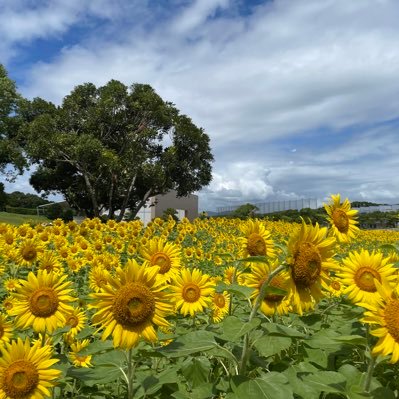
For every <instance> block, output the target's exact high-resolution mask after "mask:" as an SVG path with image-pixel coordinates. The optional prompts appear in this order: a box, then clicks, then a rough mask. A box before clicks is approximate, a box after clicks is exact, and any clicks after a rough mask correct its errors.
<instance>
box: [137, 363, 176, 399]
mask: <svg viewBox="0 0 399 399" xmlns="http://www.w3.org/2000/svg"><path fill="white" fill-rule="evenodd" d="M178 370H179V367H176V366H168V368H167V369H166V370H163V371H161V372H157V373H156V374H154V375H152V374H151V375H148V371H147V372H146V373H140V372H136V373H135V378H136V380H137V382H139V383H140V387H141V388H142V389H143V391H144V392H143V394H144V395H154V394H155V393H156V392H158V391H159V390H160V389H161V388H162V386H163V385H165V384H172V383H175V382H176V381H177V380H178V374H177V372H178ZM149 372H151V370H150V371H149Z"/></svg>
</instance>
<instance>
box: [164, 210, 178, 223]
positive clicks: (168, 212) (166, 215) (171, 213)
mask: <svg viewBox="0 0 399 399" xmlns="http://www.w3.org/2000/svg"><path fill="white" fill-rule="evenodd" d="M169 216H171V217H172V218H173V219H174V220H175V221H176V222H178V221H179V218H178V217H177V210H176V209H174V208H167V209H165V210H164V211H163V215H162V219H164V220H168V218H169Z"/></svg>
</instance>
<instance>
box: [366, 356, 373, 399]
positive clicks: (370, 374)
mask: <svg viewBox="0 0 399 399" xmlns="http://www.w3.org/2000/svg"><path fill="white" fill-rule="evenodd" d="M374 367H375V357H374V356H373V355H371V357H370V361H369V366H368V368H367V374H366V380H365V382H364V390H365V392H367V393H368V392H370V384H371V379H372V377H373V372H374Z"/></svg>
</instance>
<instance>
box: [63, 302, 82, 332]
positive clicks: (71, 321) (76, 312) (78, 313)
mask: <svg viewBox="0 0 399 399" xmlns="http://www.w3.org/2000/svg"><path fill="white" fill-rule="evenodd" d="M65 320H66V322H65V325H66V326H69V327H70V328H71V329H70V330H69V331H68V332H67V334H68V335H70V336H72V337H74V336H75V335H76V334H77V333H78V332H80V331H82V330H83V328H84V326H85V324H86V321H87V316H86V313H85V312H84V310H83V309H79V308H73V310H72V312H71V313H67V314H65Z"/></svg>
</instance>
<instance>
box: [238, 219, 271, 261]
mask: <svg viewBox="0 0 399 399" xmlns="http://www.w3.org/2000/svg"><path fill="white" fill-rule="evenodd" d="M241 230H242V232H243V233H244V237H240V238H239V242H240V245H241V256H242V257H243V258H246V257H248V256H269V257H273V256H275V254H276V253H275V250H274V248H273V240H272V239H271V235H270V232H269V231H268V230H266V228H265V226H264V224H263V223H262V222H261V221H259V220H248V221H247V222H246V223H243V225H242V226H241Z"/></svg>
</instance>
